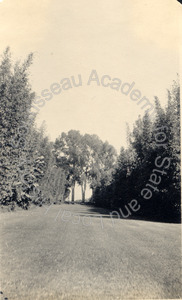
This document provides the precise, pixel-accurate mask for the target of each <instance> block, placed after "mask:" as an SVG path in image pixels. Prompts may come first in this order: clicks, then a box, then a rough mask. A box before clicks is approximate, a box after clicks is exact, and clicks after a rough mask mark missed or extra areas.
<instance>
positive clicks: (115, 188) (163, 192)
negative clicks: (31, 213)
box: [93, 81, 181, 221]
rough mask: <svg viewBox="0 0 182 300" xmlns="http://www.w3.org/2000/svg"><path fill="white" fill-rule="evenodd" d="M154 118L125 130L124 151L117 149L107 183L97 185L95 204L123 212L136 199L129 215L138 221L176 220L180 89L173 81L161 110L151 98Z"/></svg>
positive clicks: (178, 208)
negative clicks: (114, 165) (135, 208)
mask: <svg viewBox="0 0 182 300" xmlns="http://www.w3.org/2000/svg"><path fill="white" fill-rule="evenodd" d="M155 108H156V115H155V119H151V118H150V117H149V115H148V114H147V113H146V114H145V115H144V117H143V118H141V117H139V118H138V120H137V121H136V122H135V124H134V128H133V130H132V132H129V131H128V137H127V139H128V148H127V149H124V148H121V151H120V155H119V157H118V161H117V167H116V169H115V172H114V174H113V176H112V181H111V183H109V184H105V183H102V185H100V186H97V187H96V189H95V191H94V195H93V201H94V202H95V204H96V205H99V206H104V207H109V208H114V209H118V208H120V211H121V210H122V209H123V213H124V215H126V217H127V216H130V215H131V212H130V213H128V211H127V206H128V204H129V202H130V201H131V200H132V199H136V200H137V201H138V204H139V206H140V209H138V210H137V211H136V212H134V213H133V212H132V214H133V215H135V216H136V215H138V216H140V217H142V218H147V219H155V220H163V221H179V220H180V217H181V216H180V203H181V202H180V88H179V83H178V81H174V83H173V86H172V88H171V90H170V91H169V90H168V103H167V106H166V107H165V108H163V107H162V106H161V104H160V101H159V99H158V98H157V97H156V98H155Z"/></svg>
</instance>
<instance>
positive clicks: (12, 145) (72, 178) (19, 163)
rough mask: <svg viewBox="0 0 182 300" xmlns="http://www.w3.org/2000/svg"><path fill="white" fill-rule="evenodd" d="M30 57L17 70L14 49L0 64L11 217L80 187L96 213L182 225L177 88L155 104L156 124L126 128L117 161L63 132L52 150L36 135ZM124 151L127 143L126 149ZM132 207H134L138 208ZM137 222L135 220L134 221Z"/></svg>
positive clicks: (97, 142) (0, 181) (92, 140)
mask: <svg viewBox="0 0 182 300" xmlns="http://www.w3.org/2000/svg"><path fill="white" fill-rule="evenodd" d="M32 60H33V55H32V54H30V55H29V56H28V57H27V59H26V60H25V61H24V62H19V61H18V62H16V63H13V60H12V58H11V53H10V50H9V48H7V49H6V51H5V52H4V54H3V55H2V58H1V63H0V99H1V101H0V203H1V205H8V206H9V207H11V209H14V207H15V205H18V206H21V207H22V208H25V209H28V207H29V206H30V205H31V204H35V205H42V204H43V203H53V202H56V203H60V202H61V201H64V200H65V199H66V198H67V197H68V196H69V194H70V193H71V199H72V201H73V202H74V194H75V192H74V191H75V184H76V183H78V184H79V185H80V188H81V191H82V201H83V202H84V201H85V191H86V187H87V186H88V185H89V186H90V188H91V189H92V197H91V201H92V203H93V204H94V205H97V206H102V207H107V208H110V209H115V210H120V211H121V210H122V212H123V215H124V217H128V216H130V215H131V212H130V213H129V210H128V204H129V203H131V201H132V199H135V201H137V202H138V205H139V207H140V209H138V210H137V211H136V212H135V213H133V214H134V215H135V216H137V217H138V216H139V217H142V218H148V219H155V220H164V221H165V220H167V221H176V220H179V219H180V91H179V83H178V80H176V81H174V83H173V86H172V88H171V90H168V103H167V106H166V107H165V108H163V107H162V106H161V104H160V101H159V99H158V98H157V97H156V98H155V111H156V113H155V117H152V118H151V117H149V115H148V113H147V112H146V113H145V115H144V116H143V117H142V118H141V117H140V116H139V118H138V120H137V121H136V122H135V124H134V126H133V129H132V130H131V131H130V129H129V127H127V143H128V146H127V148H126V149H125V148H123V147H122V148H121V151H120V154H119V155H117V153H116V150H115V149H114V147H113V146H112V145H110V144H109V143H108V142H103V141H101V139H100V138H99V137H98V136H97V135H89V134H84V135H82V134H81V133H80V132H79V131H77V130H70V131H69V132H68V133H64V132H62V133H61V134H60V136H59V137H58V138H57V139H56V141H55V142H54V143H53V142H50V141H49V139H48V137H47V136H46V134H45V126H44V125H42V126H41V128H36V126H35V118H36V114H35V113H33V112H32V106H33V104H34V101H35V99H36V95H35V93H34V92H33V91H32V88H31V86H30V80H29V68H30V66H31V64H32ZM121 144H122V141H121ZM133 203H135V202H133ZM132 217H133V216H132Z"/></svg>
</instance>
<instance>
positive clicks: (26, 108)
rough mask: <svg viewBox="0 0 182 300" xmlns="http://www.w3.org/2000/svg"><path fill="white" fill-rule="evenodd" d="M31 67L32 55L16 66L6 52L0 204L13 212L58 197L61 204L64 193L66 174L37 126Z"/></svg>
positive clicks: (0, 104) (0, 109) (0, 80)
mask: <svg viewBox="0 0 182 300" xmlns="http://www.w3.org/2000/svg"><path fill="white" fill-rule="evenodd" d="M31 63H32V54H30V55H29V56H28V58H27V60H26V61H25V62H24V63H22V64H21V63H20V62H17V63H15V64H14V65H13V64H12V59H11V54H10V51H9V49H8V48H7V49H6V51H5V53H4V55H3V56H2V60H1V64H0V100H1V101H0V202H1V204H3V205H10V207H11V208H14V206H15V205H16V204H17V205H19V206H21V207H23V208H26V209H27V208H28V207H29V205H30V203H35V204H39V205H41V204H42V202H46V201H47V202H50V201H54V199H55V195H56V199H60V200H61V199H62V198H63V197H64V193H65V180H66V179H65V174H64V171H63V169H61V168H58V167H57V166H56V164H55V157H54V155H53V145H52V144H51V143H50V142H49V141H48V138H47V137H45V136H44V133H43V128H41V129H40V130H38V129H36V128H35V125H34V119H35V114H34V113H32V112H31V107H32V103H33V99H34V98H35V94H34V93H33V92H32V90H31V86H30V84H29V73H28V70H29V67H30V65H31ZM53 167H54V169H53ZM58 194H59V195H58Z"/></svg>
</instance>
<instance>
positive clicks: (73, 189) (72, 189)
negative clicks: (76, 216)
mask: <svg viewBox="0 0 182 300" xmlns="http://www.w3.org/2000/svg"><path fill="white" fill-rule="evenodd" d="M74 201H75V182H74V183H73V185H72V187H71V202H72V203H74Z"/></svg>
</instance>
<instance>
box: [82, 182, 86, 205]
mask: <svg viewBox="0 0 182 300" xmlns="http://www.w3.org/2000/svg"><path fill="white" fill-rule="evenodd" d="M86 188H87V181H86V179H84V181H83V183H82V184H81V190H82V202H85V192H86Z"/></svg>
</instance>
